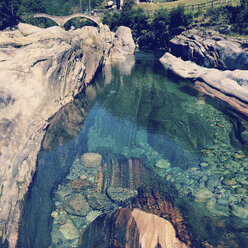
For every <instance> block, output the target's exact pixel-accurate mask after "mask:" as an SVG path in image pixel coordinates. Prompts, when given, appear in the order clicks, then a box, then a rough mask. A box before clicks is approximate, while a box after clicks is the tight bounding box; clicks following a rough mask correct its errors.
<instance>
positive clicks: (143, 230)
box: [79, 208, 187, 248]
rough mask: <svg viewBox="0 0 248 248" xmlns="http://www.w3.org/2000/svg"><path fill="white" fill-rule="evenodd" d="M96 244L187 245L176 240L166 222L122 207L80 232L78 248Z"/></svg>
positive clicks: (131, 247) (133, 247)
mask: <svg viewBox="0 0 248 248" xmlns="http://www.w3.org/2000/svg"><path fill="white" fill-rule="evenodd" d="M99 244H101V247H106V248H107V247H126V248H138V247H141V248H145V247H161V248H167V247H178V248H186V247H187V246H186V245H185V244H184V243H183V242H181V241H180V240H179V239H177V237H176V232H175V229H174V228H173V226H172V224H171V223H170V222H169V221H167V220H165V219H163V218H160V217H159V216H156V215H154V214H149V213H146V212H144V211H141V210H139V209H125V208H124V209H119V210H116V211H114V212H112V213H109V214H105V215H101V216H99V217H98V218H97V219H96V220H95V221H94V222H93V223H92V224H90V225H89V226H88V227H87V228H86V230H84V231H83V232H82V234H81V237H80V241H79V247H84V248H87V247H89V248H92V247H98V246H99ZM113 244H114V246H113Z"/></svg>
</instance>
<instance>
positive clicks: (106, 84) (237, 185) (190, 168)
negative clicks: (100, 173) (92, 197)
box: [19, 52, 248, 248]
mask: <svg viewBox="0 0 248 248" xmlns="http://www.w3.org/2000/svg"><path fill="white" fill-rule="evenodd" d="M247 136H248V123H247V121H246V120H245V119H244V118H242V117H241V116H239V115H238V114H237V113H235V112H233V111H232V110H230V109H229V108H228V107H227V106H225V105H223V104H222V103H220V102H216V101H215V100H213V99H210V98H208V97H206V96H203V95H202V94H200V93H198V92H197V91H195V90H194V88H193V85H191V84H190V83H189V82H186V81H183V80H181V79H179V78H177V77H175V76H173V75H171V74H170V73H168V72H166V71H165V69H164V68H163V66H162V65H161V64H160V62H159V61H158V59H157V58H156V56H155V55H154V54H153V53H143V52H138V53H136V55H135V61H134V59H133V58H130V59H129V61H128V62H126V63H121V62H120V63H117V64H114V65H113V66H112V67H111V68H106V70H105V73H103V72H102V73H99V74H98V75H97V77H96V79H95V84H94V86H92V87H91V88H89V89H88V90H87V92H86V96H81V98H79V99H76V100H75V102H73V103H71V104H69V105H67V106H65V107H64V108H63V109H62V110H61V111H60V112H59V113H57V114H56V115H55V117H54V118H53V119H52V120H51V125H50V127H49V129H48V132H47V135H46V137H45V139H44V141H43V150H42V151H41V152H40V154H39V159H38V169H37V173H36V174H35V178H34V182H33V185H32V187H31V188H30V192H29V195H28V196H27V204H26V211H25V213H24V215H23V223H22V225H21V232H20V238H19V246H20V247H39V248H41V247H48V246H49V245H52V247H69V246H68V245H70V246H71V247H73V246H76V243H77V241H76V239H77V238H75V240H69V241H66V240H63V237H62V236H61V237H60V238H57V239H56V240H55V239H54V235H55V234H56V235H58V234H57V233H58V231H54V230H55V228H56V227H57V226H58V223H57V224H56V225H57V226H56V225H55V221H54V220H53V218H52V217H51V212H52V211H54V210H56V209H58V208H59V207H60V208H61V203H60V202H59V201H58V199H56V197H55V196H54V195H56V192H58V190H59V189H60V188H61V187H63V186H64V185H66V184H68V181H70V180H72V179H75V178H77V175H75V174H73V173H72V172H73V171H72V168H73V170H74V171H75V170H77V166H80V165H79V163H78V161H79V158H80V156H81V155H82V154H83V153H85V152H93V153H99V154H101V155H102V156H104V155H105V154H114V155H116V156H122V157H126V158H131V157H134V158H138V159H141V160H143V161H144V162H145V163H146V164H147V166H148V167H149V168H150V169H151V171H152V173H154V174H157V175H159V180H161V181H166V182H168V183H169V184H170V185H171V188H173V189H176V192H177V193H176V195H173V194H174V193H173V192H175V191H170V190H171V188H170V187H168V188H165V189H164V190H165V191H168V193H169V194H171V195H172V196H173V197H174V201H175V204H176V205H177V206H178V207H179V208H180V209H181V211H182V212H183V214H184V217H185V220H186V221H187V224H188V225H189V229H190V231H191V232H192V233H193V238H192V240H193V244H194V245H193V246H195V247H201V246H200V245H199V244H202V243H203V242H205V241H206V242H208V243H210V244H212V245H214V247H217V246H218V245H219V247H246V245H247V241H248V223H247V220H248V197H247V190H248V158H247V155H248V154H247V147H248V137H247ZM58 185H59V186H58ZM58 187H59V188H58ZM95 214H97V213H95ZM71 220H72V221H73V223H76V224H75V226H76V227H77V228H78V229H81V230H82V228H83V227H85V225H86V224H87V223H86V222H85V219H84V218H79V217H73V216H72V217H71ZM51 233H52V235H53V238H51ZM54 233H55V234H54ZM56 235H55V236H56ZM66 242H67V243H66Z"/></svg>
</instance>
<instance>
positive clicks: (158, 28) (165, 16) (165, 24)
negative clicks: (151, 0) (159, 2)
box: [152, 8, 170, 48]
mask: <svg viewBox="0 0 248 248" xmlns="http://www.w3.org/2000/svg"><path fill="white" fill-rule="evenodd" d="M169 25H170V18H169V12H168V10H167V9H164V8H161V9H158V10H156V11H155V12H154V15H153V19H152V30H153V35H154V37H153V40H154V42H153V43H154V44H153V45H154V46H157V47H164V48H165V47H166V46H167V44H168V40H169Z"/></svg>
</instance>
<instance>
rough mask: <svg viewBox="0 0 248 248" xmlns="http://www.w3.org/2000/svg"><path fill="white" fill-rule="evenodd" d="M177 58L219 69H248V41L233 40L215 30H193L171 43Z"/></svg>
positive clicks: (177, 37) (171, 48) (172, 50)
mask: <svg viewBox="0 0 248 248" xmlns="http://www.w3.org/2000/svg"><path fill="white" fill-rule="evenodd" d="M169 46H170V50H171V53H172V54H173V55H175V56H176V57H181V58H182V59H183V60H191V61H193V62H195V63H197V64H198V65H201V66H205V67H208V68H218V69H228V70H235V69H243V70H247V69H248V39H243V38H231V37H228V38H227V37H225V36H222V35H220V34H219V33H218V32H217V31H213V30H209V29H208V30H198V29H191V30H187V31H185V32H183V33H182V34H180V35H178V36H175V37H174V38H173V39H172V40H171V41H170V45H169Z"/></svg>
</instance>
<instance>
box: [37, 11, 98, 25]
mask: <svg viewBox="0 0 248 248" xmlns="http://www.w3.org/2000/svg"><path fill="white" fill-rule="evenodd" d="M34 17H36V18H37V17H44V18H48V19H50V20H52V21H54V22H55V23H57V24H58V26H60V27H62V28H64V25H65V24H66V23H67V22H68V21H69V20H71V19H73V18H76V17H83V18H86V19H89V20H91V21H93V22H94V23H96V24H97V25H99V23H100V21H99V18H98V17H95V16H92V15H87V14H83V13H75V14H72V15H69V16H52V15H48V14H44V13H38V14H35V15H34Z"/></svg>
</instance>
